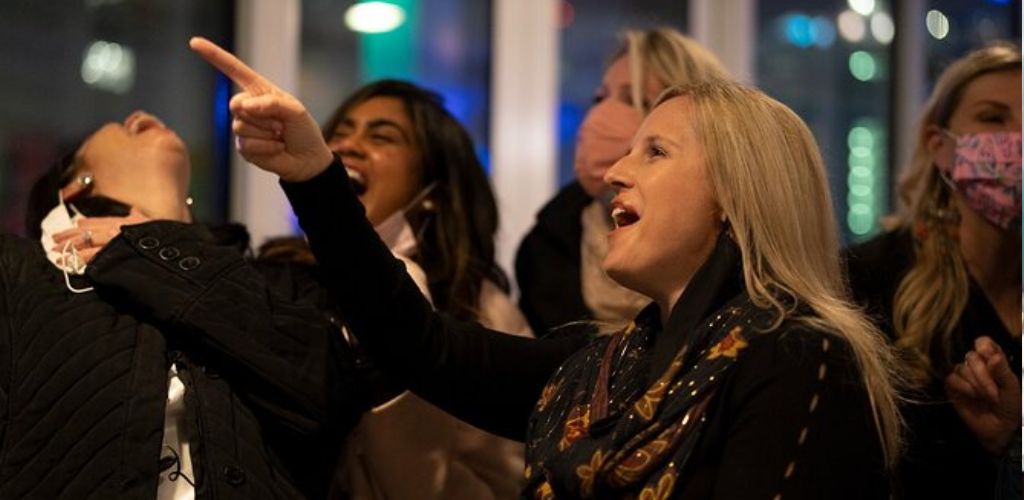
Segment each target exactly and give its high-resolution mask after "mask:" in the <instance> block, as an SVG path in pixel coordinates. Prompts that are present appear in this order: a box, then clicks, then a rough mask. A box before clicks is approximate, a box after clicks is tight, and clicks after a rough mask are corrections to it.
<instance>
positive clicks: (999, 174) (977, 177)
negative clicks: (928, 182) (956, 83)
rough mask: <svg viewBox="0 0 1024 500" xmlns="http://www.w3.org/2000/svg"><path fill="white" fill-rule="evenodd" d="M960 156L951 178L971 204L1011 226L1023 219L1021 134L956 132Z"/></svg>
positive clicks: (996, 221) (999, 223) (995, 221)
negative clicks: (958, 133) (960, 133)
mask: <svg viewBox="0 0 1024 500" xmlns="http://www.w3.org/2000/svg"><path fill="white" fill-rule="evenodd" d="M945 132H946V134H948V135H949V136H951V137H953V138H955V139H956V159H955V160H954V163H953V169H952V170H951V171H950V175H949V178H950V180H951V181H952V184H953V185H954V187H955V188H956V190H957V191H959V192H960V194H961V195H962V196H963V197H964V200H965V201H966V202H967V205H968V206H969V207H971V209H972V210H974V211H975V212H977V213H978V214H979V215H981V216H982V217H984V218H985V219H987V220H988V221H989V222H991V223H993V224H995V225H997V226H999V227H1001V228H1003V229H1007V228H1009V227H1010V225H1011V224H1013V223H1017V222H1020V218H1021V134H1020V132H982V133H977V134H963V135H959V136H958V135H954V134H953V133H951V132H949V131H948V130H947V131H945Z"/></svg>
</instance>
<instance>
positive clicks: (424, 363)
mask: <svg viewBox="0 0 1024 500" xmlns="http://www.w3.org/2000/svg"><path fill="white" fill-rule="evenodd" d="M282 186H283V187H284V190H285V194H287V196H288V199H289V200H290V201H291V204H292V207H293V208H294V209H295V213H296V215H297V216H298V219H299V223H300V224H301V226H302V228H303V230H304V231H305V232H306V235H307V237H308V238H309V242H310V246H311V247H312V249H313V253H314V254H315V255H316V258H317V261H318V263H319V264H320V273H322V274H321V276H322V277H323V278H324V279H325V282H326V283H327V286H328V288H329V289H330V290H331V291H332V292H333V296H334V297H335V300H337V301H338V305H339V307H340V309H341V311H342V313H343V315H344V317H345V320H346V322H348V324H349V326H350V327H351V330H352V332H353V333H354V334H355V335H356V337H357V338H358V339H359V341H360V344H361V345H362V347H363V348H364V349H365V350H366V351H367V352H368V353H369V354H370V355H371V357H372V358H373V359H374V361H375V362H377V363H378V364H379V365H380V366H381V367H382V368H383V369H385V370H387V371H388V372H390V373H393V374H395V375H397V376H398V377H400V378H401V379H402V380H403V381H404V382H405V383H406V384H408V386H409V388H410V389H412V390H413V392H415V393H416V394H417V395H419V396H420V397H422V398H424V399H426V400H427V401H430V402H431V403H433V404H435V405H437V406H439V407H440V408H442V409H443V410H445V411H447V412H449V413H451V414H453V415H455V416H457V417H459V418H461V419H463V420H465V421H467V422H469V423H471V424H473V425H476V426H477V427H480V428H482V429H485V430H487V431H490V432H493V433H496V434H500V435H502V436H506V437H509V438H512V439H518V440H523V439H524V435H525V430H526V422H527V418H528V417H529V414H530V412H531V411H532V409H533V405H534V403H535V402H536V401H537V399H538V398H539V397H540V393H541V390H542V389H543V387H544V384H545V383H546V382H547V379H548V377H550V375H551V374H552V373H553V372H554V371H555V369H556V368H557V367H558V366H559V365H560V364H561V363H562V361H564V360H565V359H566V358H567V357H569V355H571V354H572V353H573V352H575V351H576V350H577V349H578V348H579V347H581V346H582V345H583V344H584V343H585V342H586V338H585V337H584V336H582V335H573V336H565V337H562V338H559V339H552V340H532V339H526V338H522V337H516V336H511V335H506V334H503V333H500V332H495V331H492V330H488V329H486V328H484V327H483V326H481V325H479V324H477V323H468V322H460V321H456V320H453V319H451V318H447V317H443V316H442V315H440V314H437V313H435V312H434V311H433V309H432V308H431V306H430V304H429V303H428V302H427V301H426V299H424V298H423V296H422V295H421V294H420V291H419V288H417V286H416V284H415V283H414V282H413V281H412V278H410V277H409V276H408V275H407V274H406V272H405V267H404V265H403V264H402V263H401V262H400V261H398V260H396V259H395V258H394V257H393V256H392V254H391V252H390V251H389V250H388V249H387V247H386V246H384V243H383V242H381V240H380V238H379V237H378V236H377V234H376V233H375V232H374V230H373V228H372V227H371V226H370V224H369V222H368V221H367V220H366V217H365V215H364V211H363V207H362V205H361V204H360V203H359V200H358V199H357V198H356V196H355V194H353V192H352V190H351V187H349V181H348V176H347V175H346V174H345V171H344V168H343V167H342V166H341V163H340V162H339V161H338V160H337V159H336V160H335V161H334V163H333V164H332V165H331V166H330V167H329V168H328V169H327V170H326V171H324V172H323V173H322V174H320V175H319V176H317V177H315V178H313V179H311V180H309V181H306V182H303V183H285V182H283V183H282Z"/></svg>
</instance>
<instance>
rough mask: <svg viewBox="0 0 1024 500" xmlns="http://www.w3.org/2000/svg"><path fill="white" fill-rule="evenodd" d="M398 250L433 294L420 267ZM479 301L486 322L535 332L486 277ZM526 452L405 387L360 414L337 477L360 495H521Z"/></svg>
mask: <svg viewBox="0 0 1024 500" xmlns="http://www.w3.org/2000/svg"><path fill="white" fill-rule="evenodd" d="M392 243H393V242H392ZM390 246H391V248H392V250H404V249H405V248H403V247H402V245H395V244H392V245H390ZM402 253H405V252H402ZM396 255H398V256H399V258H401V259H402V260H403V261H404V262H405V264H406V269H407V270H408V271H409V275H410V276H412V278H413V280H414V281H416V284H417V285H419V287H420V290H421V291H422V292H423V294H424V296H426V297H428V298H429V296H430V293H429V291H428V290H427V284H426V275H425V274H424V272H423V270H422V269H421V268H420V267H419V266H418V265H417V264H416V263H414V262H412V261H411V260H409V259H406V258H404V257H403V256H402V255H400V254H397V253H396ZM480 305H481V315H480V322H481V323H482V324H483V325H484V326H487V327H489V328H492V329H495V330H499V331H505V332H510V333H515V334H517V335H522V336H532V334H531V333H530V329H529V326H528V325H527V323H526V319H525V318H524V317H523V315H522V314H521V313H520V312H519V309H518V308H516V306H515V304H513V302H512V301H511V300H510V299H509V297H508V296H507V295H506V294H505V293H504V292H502V291H501V290H500V289H499V288H498V287H497V286H495V285H494V284H493V283H490V282H485V283H484V287H483V289H482V290H481V293H480ZM524 424H525V423H524ZM523 452H524V447H523V444H522V443H518V442H515V441H511V440H508V439H504V438H501V437H498V436H495V435H493V434H489V433H487V432H484V431H482V430H480V429H477V428H476V427H473V426H471V425H469V424H467V423H465V422H462V421H460V420H458V419H456V418H455V417H452V416H450V415H448V414H447V413H444V412H443V411H441V410H440V409H438V408H437V407H435V406H433V405H431V404H430V403H427V402H426V401H424V400H422V399H420V398H419V397H417V396H416V395H414V394H412V393H410V392H405V393H403V394H401V395H400V396H398V397H397V398H395V399H393V400H391V401H389V402H388V403H385V404H384V405H381V406H379V407H377V408H375V409H373V410H372V411H370V412H368V413H367V414H365V415H364V416H363V418H362V420H361V421H360V423H359V425H358V426H357V427H356V429H355V430H354V431H353V432H352V433H351V435H350V438H349V442H348V445H347V447H346V450H345V452H344V456H343V458H342V463H341V465H340V468H339V474H338V476H337V478H336V480H337V482H338V483H339V487H340V489H341V490H342V491H344V492H346V493H347V494H348V495H350V496H351V498H352V499H355V500H385V499H387V500H405V499H409V500H413V499H415V500H421V499H422V500H430V499H438V500H440V499H444V500H460V499H465V500H488V499H496V500H497V499H509V498H516V497H517V496H518V495H519V492H520V489H521V487H522V481H523V479H522V478H523V468H524V462H523Z"/></svg>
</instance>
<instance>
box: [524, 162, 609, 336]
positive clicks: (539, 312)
mask: <svg viewBox="0 0 1024 500" xmlns="http://www.w3.org/2000/svg"><path fill="white" fill-rule="evenodd" d="M592 200H593V198H591V197H590V196H588V195H587V193H586V192H585V191H583V187H582V186H580V184H579V183H578V182H572V183H570V184H568V185H566V186H565V187H563V188H562V189H561V190H560V191H559V192H558V194H557V195H555V197H554V198H552V199H551V201H549V202H548V203H547V204H546V205H544V208H542V209H541V210H540V212H538V213H537V224H536V225H535V226H533V228H531V229H530V232H528V233H526V236H525V237H523V241H522V243H520V244H519V250H518V251H516V282H517V283H518V284H519V308H520V309H521V310H522V311H523V315H524V316H526V319H527V321H529V322H530V327H531V328H532V329H533V332H534V333H535V334H536V335H543V334H544V333H546V332H548V331H550V330H551V329H552V328H555V327H558V326H562V325H565V324H567V323H570V322H573V321H586V320H590V319H593V318H594V314H593V313H592V312H591V311H590V309H589V308H587V305H586V302H584V300H583V289H582V287H583V284H582V281H581V279H582V278H581V276H580V261H581V255H580V241H581V240H582V239H583V223H582V222H581V221H580V216H581V215H582V214H583V210H584V209H585V208H586V207H587V205H589V204H590V202H591V201H592Z"/></svg>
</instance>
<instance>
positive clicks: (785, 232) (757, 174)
mask: <svg viewBox="0 0 1024 500" xmlns="http://www.w3.org/2000/svg"><path fill="white" fill-rule="evenodd" d="M678 96H683V97H685V98H687V99H689V101H690V103H691V104H692V106H693V110H694V117H695V126H694V130H695V132H696V134H697V136H698V138H699V140H700V141H701V144H702V146H703V148H704V154H705V162H706V163H705V165H706V168H707V172H708V175H709V177H710V178H711V182H712V186H713V188H714V191H715V195H716V198H717V200H718V203H719V204H720V206H721V208H722V211H723V213H724V214H725V216H726V217H727V218H728V221H729V224H730V226H731V230H732V232H733V235H734V238H735V241H736V244H737V245H738V246H739V248H740V250H741V253H742V257H743V277H744V281H745V286H746V290H747V293H748V295H749V296H750V298H751V300H752V301H753V302H754V303H755V304H757V305H758V306H761V307H765V308H773V309H775V310H777V311H778V319H777V322H776V323H775V325H774V326H773V328H775V327H778V325H780V324H781V323H782V322H783V321H784V320H786V319H795V320H798V321H801V322H804V323H806V324H809V325H811V326H813V327H815V328H818V329H821V330H823V331H825V332H828V333H829V334H831V335H835V336H837V337H840V338H842V339H843V340H845V341H846V342H847V343H849V345H850V346H851V348H852V350H853V353H854V354H855V357H856V361H857V364H858V366H859V368H860V372H861V375H862V377H863V380H864V386H865V388H866V390H867V393H868V397H869V399H870V401H871V407H872V409H873V412H874V419H875V424H876V428H877V430H878V434H879V440H880V443H881V446H882V450H883V453H884V456H885V460H886V463H887V464H888V465H890V466H892V465H893V464H894V463H895V461H896V458H897V457H898V455H899V448H900V440H901V438H900V435H901V428H902V420H901V418H900V414H899V411H898V409H897V407H898V402H899V396H898V390H897V389H898V384H899V381H900V380H901V376H900V373H899V371H898V368H897V365H896V363H894V356H893V354H892V350H891V348H890V346H889V344H888V343H887V342H886V340H885V338H884V337H883V336H882V335H881V333H880V332H879V331H878V330H877V329H876V328H875V327H874V326H873V325H872V323H871V322H870V321H869V320H868V319H867V318H866V317H865V316H864V315H863V314H862V313H861V312H860V311H859V310H858V309H857V308H856V307H855V306H853V305H852V304H851V302H850V299H849V294H848V292H847V288H846V286H845V282H844V278H843V273H842V271H841V266H840V260H839V242H838V233H837V228H836V225H835V220H834V217H833V212H832V201H831V197H830V194H829V186H828V181H827V178H826V173H825V167H824V162H823V161H822V158H821V153H820V151H819V149H818V146H817V144H816V143H815V140H814V137H813V136H812V135H811V132H810V130H808V129H807V126H806V125H805V124H804V122H803V120H801V119H800V117H798V116H797V115H796V114H795V113H794V112H793V111H792V110H790V109H789V108H787V107H786V106H785V105H783V104H781V103H779V102H778V101H776V100H774V99H772V98H770V97H768V96H766V95H765V94H763V93H762V92H760V91H758V90H755V89H751V88H747V87H744V86H742V85H740V84H738V83H733V82H725V81H720V82H705V83H699V84H695V85H690V86H686V87H682V88H675V89H670V90H668V91H666V93H665V94H663V95H662V96H661V97H660V98H659V100H658V102H659V103H660V102H664V101H665V100H668V99H671V98H673V97H678ZM780 294H781V295H784V296H789V297H791V298H793V299H795V300H794V301H792V303H791V305H789V306H787V305H785V304H786V303H790V301H786V300H780V299H779V297H780ZM796 304H803V305H805V306H807V307H809V308H810V309H811V310H812V311H813V314H812V315H810V316H798V315H797V314H796V310H795V308H796Z"/></svg>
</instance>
